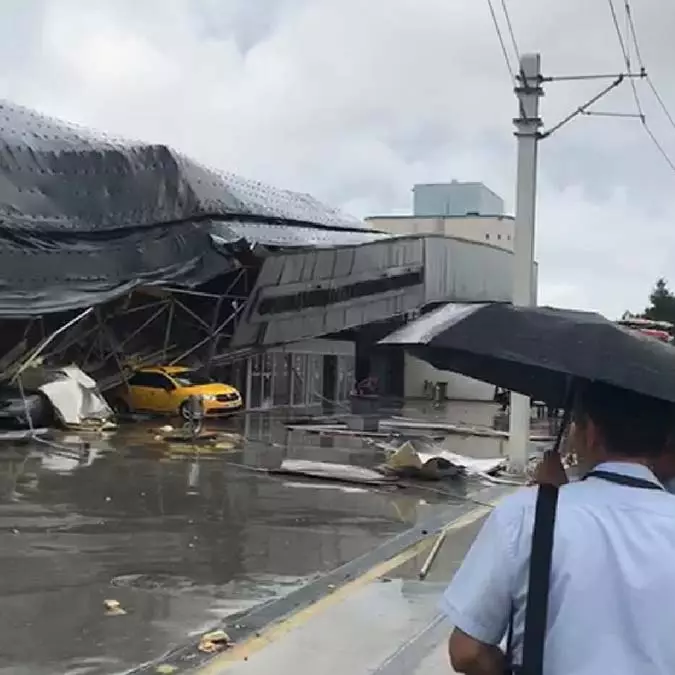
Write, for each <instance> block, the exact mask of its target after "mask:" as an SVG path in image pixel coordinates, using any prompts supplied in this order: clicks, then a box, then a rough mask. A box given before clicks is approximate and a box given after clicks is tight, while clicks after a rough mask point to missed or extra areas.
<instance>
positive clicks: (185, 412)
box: [178, 401, 192, 421]
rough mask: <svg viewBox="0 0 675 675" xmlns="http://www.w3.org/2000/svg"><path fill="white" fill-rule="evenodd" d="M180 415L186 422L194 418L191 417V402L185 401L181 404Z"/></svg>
mask: <svg viewBox="0 0 675 675" xmlns="http://www.w3.org/2000/svg"><path fill="white" fill-rule="evenodd" d="M178 413H179V415H180V416H181V417H182V418H183V419H184V420H188V421H189V420H190V419H191V417H192V416H191V415H190V402H189V401H183V402H182V403H181V404H180V407H179V408H178Z"/></svg>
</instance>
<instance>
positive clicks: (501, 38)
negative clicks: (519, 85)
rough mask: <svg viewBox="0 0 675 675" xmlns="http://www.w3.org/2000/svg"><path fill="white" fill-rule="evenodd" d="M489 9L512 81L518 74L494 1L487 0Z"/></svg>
mask: <svg viewBox="0 0 675 675" xmlns="http://www.w3.org/2000/svg"><path fill="white" fill-rule="evenodd" d="M487 4H488V7H489V8H490V15H491V16H492V23H493V25H494V28H495V31H496V32H497V38H498V39H499V45H500V46H501V48H502V54H503V55H504V61H505V62H506V68H507V69H508V71H509V75H510V76H511V79H512V80H515V79H516V74H515V71H514V69H513V66H512V65H511V60H510V59H509V52H508V50H507V49H506V42H504V36H503V35H502V29H501V28H500V27H499V21H498V19H497V13H496V12H495V7H494V4H493V3H492V0H487Z"/></svg>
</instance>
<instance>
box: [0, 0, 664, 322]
mask: <svg viewBox="0 0 675 675" xmlns="http://www.w3.org/2000/svg"><path fill="white" fill-rule="evenodd" d="M497 5H499V3H497ZM620 5H622V3H617V7H619V6H620ZM633 5H634V6H633V14H634V17H635V20H636V24H637V28H638V34H639V36H640V38H641V47H642V53H643V57H644V60H645V62H646V64H647V67H648V69H649V71H650V73H651V74H652V75H653V77H654V81H655V82H657V84H658V86H659V87H660V90H661V92H662V94H663V96H664V98H665V99H666V101H667V103H668V104H669V105H670V106H671V107H672V109H673V110H674V111H675V83H674V82H673V81H672V77H670V73H669V70H670V64H671V63H672V62H673V60H674V59H675V44H674V43H672V41H671V35H670V32H671V28H672V26H673V25H675V6H673V5H667V4H666V3H663V2H660V1H658V0H641V1H640V2H639V3H638V2H633ZM509 6H510V7H511V9H512V18H513V23H514V27H515V30H516V34H517V36H518V39H519V43H520V47H521V49H523V50H541V51H542V53H543V65H544V70H545V73H546V74H573V73H589V72H618V71H620V70H622V68H623V66H622V56H621V52H620V50H619V47H618V43H617V40H616V35H615V34H614V32H613V27H612V23H611V19H610V15H609V11H608V6H607V3H606V2H602V1H600V0H598V1H595V0H593V2H588V0H567V2H564V3H562V2H560V3H543V2H537V1H536V0H511V2H510V3H509ZM3 12H4V14H3V18H4V19H5V20H4V21H3V22H2V26H1V27H0V38H1V39H0V57H2V58H3V60H4V62H5V63H11V64H12V67H11V68H5V69H3V72H2V73H0V94H1V95H3V96H5V97H7V98H10V99H13V100H15V101H17V102H20V103H23V104H26V105H29V106H33V107H36V108H39V109H41V110H43V111H45V112H47V113H50V114H54V115H57V116H62V117H66V118H69V119H71V120H73V121H75V122H78V123H82V124H86V125H88V126H92V127H97V128H101V129H104V130H106V131H109V132H111V133H114V134H119V135H124V136H130V137H133V138H141V139H144V140H149V141H162V142H167V143H170V144H172V145H174V146H176V147H178V148H179V149H181V150H184V151H186V152H188V153H190V154H192V155H193V156H195V157H196V158H197V159H200V160H202V161H205V162H207V163H210V164H214V165H217V166H219V167H221V168H224V169H229V170H233V171H238V172H240V173H242V174H245V175H249V176H252V177H255V178H259V179H261V180H267V181H271V182H274V183H276V184H278V185H280V186H283V187H289V188H293V189H301V190H307V191H310V192H313V193H314V194H315V195H316V196H317V197H319V198H322V199H324V200H327V201H330V202H332V203H335V204H336V205H340V206H343V207H345V208H347V209H351V210H352V211H353V212H355V213H356V215H359V216H365V215H369V214H372V213H388V212H399V213H400V212H404V211H405V210H406V209H408V208H409V205H410V197H411V195H410V189H411V187H412V184H413V183H415V182H421V181H434V180H438V181H443V180H449V179H452V178H457V179H466V180H484V181H485V182H486V183H487V184H488V185H490V186H491V187H492V188H493V189H495V190H497V191H499V192H501V193H502V194H503V196H504V197H505V198H506V200H507V203H510V204H512V196H513V193H514V184H513V181H514V173H515V171H514V170H515V142H514V140H513V136H512V126H511V118H512V117H513V115H514V113H515V102H514V98H513V93H512V91H511V89H510V83H509V80H508V76H507V74H506V69H505V66H504V63H503V60H502V58H501V54H500V51H499V47H498V44H497V41H496V37H495V35H494V31H493V29H492V26H491V22H490V16H489V13H488V11H487V6H486V3H484V2H483V1H479V0H454V1H448V0H369V1H368V2H367V3H364V2H362V1H357V0H255V2H252V1H251V0H133V1H132V0H98V1H97V2H88V1H87V0H59V2H44V1H43V0H8V1H7V2H5V3H4V4H3ZM600 86H602V85H601V83H598V82H590V83H589V82H583V83H565V84H563V83H555V84H548V85H547V87H546V89H547V91H546V98H545V99H544V102H543V115H544V119H545V122H546V124H547V126H550V125H551V124H553V123H555V122H556V121H557V120H559V119H561V117H562V116H564V115H565V114H566V113H567V112H568V111H570V110H572V109H574V108H575V107H576V106H577V105H579V104H581V103H583V102H584V101H585V100H587V99H588V98H589V97H590V96H592V95H593V93H594V92H595V91H597V90H598V88H599V87H600ZM637 86H638V89H639V92H640V95H641V99H642V100H643V102H644V107H645V111H646V113H647V115H648V119H649V120H650V123H651V124H652V126H653V128H654V130H655V132H656V133H657V135H658V137H659V138H660V139H662V141H663V143H664V147H666V148H667V149H668V150H669V151H670V152H671V154H672V156H673V157H674V158H675V129H673V128H672V127H671V126H670V125H669V123H668V121H667V119H666V118H665V116H664V115H663V113H662V111H661V110H660V109H659V107H658V104H657V102H656V101H655V100H654V97H653V96H652V95H651V93H650V91H649V89H648V88H647V86H646V84H645V83H644V82H639V83H638V84H637ZM599 108H601V109H604V110H618V111H632V110H633V109H634V103H633V100H632V96H631V90H630V87H629V86H628V85H627V84H624V85H622V86H621V87H620V88H619V89H618V90H616V91H615V92H613V93H612V94H611V96H609V97H607V99H606V100H605V101H603V103H602V104H601V106H599ZM540 157H541V159H540V168H541V173H540V193H539V211H538V224H537V228H538V230H537V255H538V258H539V261H540V290H541V293H540V300H541V301H543V302H551V303H554V304H562V305H574V306H578V307H587V308H595V309H599V310H601V311H604V312H606V313H608V314H619V313H621V312H622V311H623V310H624V309H625V308H627V307H631V308H640V307H642V306H643V305H644V303H645V301H646V296H647V294H648V292H649V288H650V285H651V283H652V282H653V280H654V279H655V278H656V277H657V276H658V275H664V276H666V277H668V276H672V277H673V281H674V282H675V228H673V226H672V225H673V222H675V204H674V203H673V200H672V199H671V193H672V189H673V186H674V185H675V175H674V174H673V172H672V171H671V170H670V169H669V168H668V167H667V165H666V164H665V162H663V160H662V158H661V157H660V156H659V155H658V153H657V151H656V150H655V149H654V148H653V147H652V146H651V145H650V142H649V139H648V138H647V136H646V135H645V134H644V132H643V130H642V129H641V128H640V125H639V123H638V122H636V121H632V120H614V119H611V120H608V119H597V118H581V119H577V120H575V121H574V122H573V123H572V124H570V125H568V126H567V127H565V128H563V129H561V130H560V131H559V132H558V133H556V134H555V135H554V136H553V137H551V138H550V139H548V140H546V141H545V142H544V143H543V144H542V149H541V155H540Z"/></svg>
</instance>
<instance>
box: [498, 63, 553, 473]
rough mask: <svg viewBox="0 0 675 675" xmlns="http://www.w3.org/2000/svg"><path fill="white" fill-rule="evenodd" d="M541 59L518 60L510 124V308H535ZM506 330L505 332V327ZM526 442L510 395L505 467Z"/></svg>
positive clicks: (523, 414) (523, 455)
mask: <svg viewBox="0 0 675 675" xmlns="http://www.w3.org/2000/svg"><path fill="white" fill-rule="evenodd" d="M542 82H543V77H542V75H541V56H540V55H539V54H523V56H522V57H521V59H520V70H519V73H518V86H517V87H516V88H515V93H516V96H517V97H518V110H519V113H520V114H519V116H518V117H517V118H516V119H514V120H513V122H514V124H515V127H516V132H515V135H516V138H517V139H518V169H517V178H516V218H515V226H514V227H515V229H514V236H513V304H514V305H519V306H521V307H522V306H529V305H533V304H536V288H535V283H534V230H535V227H534V225H535V207H536V196H537V150H538V143H539V134H540V132H539V129H540V128H541V125H542V121H541V119H540V118H539V100H540V99H541V97H542V96H543V95H544V92H543V89H542V86H541V85H542ZM505 328H506V329H507V330H508V328H507V327H505ZM529 442H530V399H529V398H528V397H526V396H522V395H520V394H511V406H510V417H509V449H508V455H509V467H510V469H511V470H512V471H514V472H523V471H524V470H525V467H526V465H527V461H528V458H529V457H528V455H529Z"/></svg>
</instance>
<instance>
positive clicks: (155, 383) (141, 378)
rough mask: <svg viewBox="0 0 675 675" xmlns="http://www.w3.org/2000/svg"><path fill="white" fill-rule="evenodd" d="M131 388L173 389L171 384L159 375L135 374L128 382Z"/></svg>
mask: <svg viewBox="0 0 675 675" xmlns="http://www.w3.org/2000/svg"><path fill="white" fill-rule="evenodd" d="M129 384H130V385H131V386H132V387H148V388H150V389H166V388H167V387H170V388H171V389H173V388H174V387H173V384H171V381H170V380H169V379H168V378H166V377H165V376H164V375H162V374H161V373H143V372H141V373H136V374H135V375H134V376H133V377H132V378H131V379H130V380H129Z"/></svg>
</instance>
